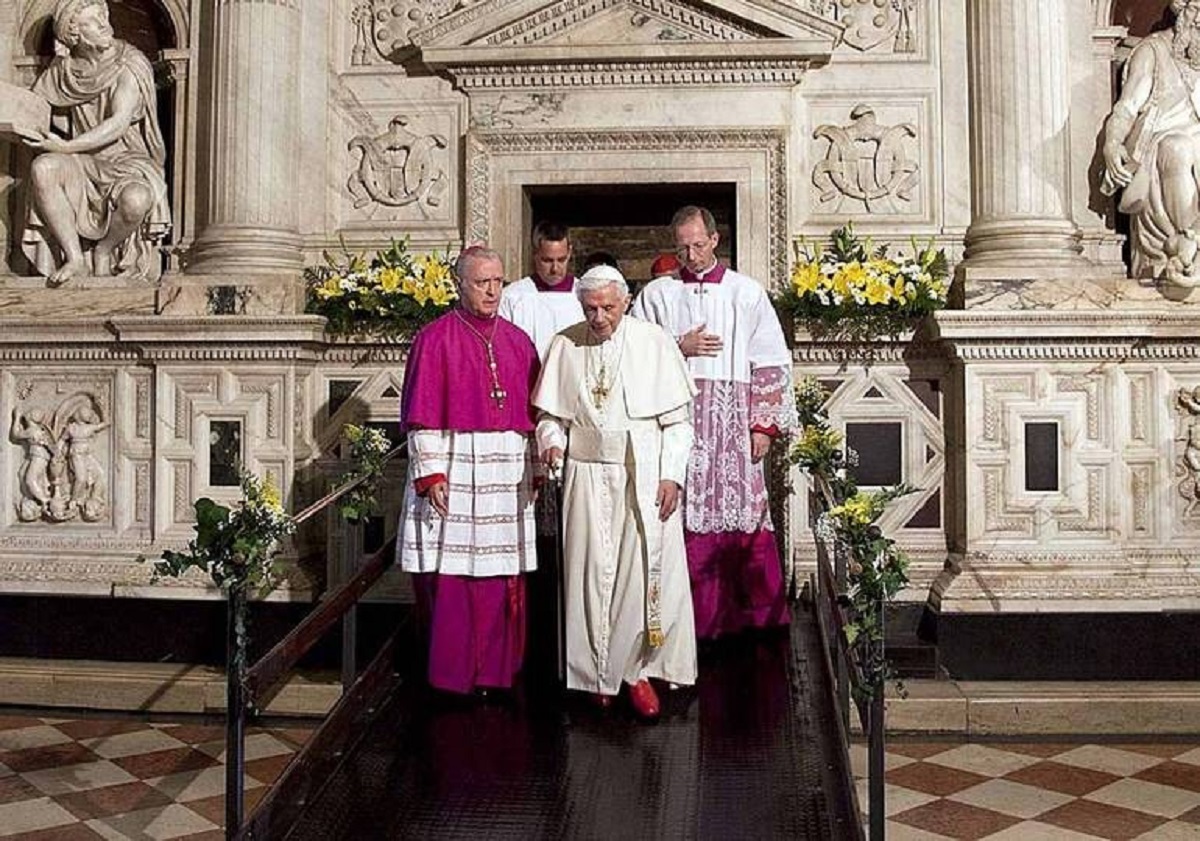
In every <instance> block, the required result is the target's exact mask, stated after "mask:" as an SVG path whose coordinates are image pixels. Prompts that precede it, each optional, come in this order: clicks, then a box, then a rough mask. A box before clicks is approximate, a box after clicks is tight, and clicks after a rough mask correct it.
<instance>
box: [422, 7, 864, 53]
mask: <svg viewBox="0 0 1200 841" xmlns="http://www.w3.org/2000/svg"><path fill="white" fill-rule="evenodd" d="M840 34H841V27H840V26H839V25H838V24H837V23H835V22H833V21H830V20H827V19H826V18H822V17H820V16H818V15H815V14H813V13H811V12H806V11H803V10H802V9H799V8H796V7H794V6H793V5H791V4H787V3H783V2H777V0H552V2H547V1H546V0H483V2H481V3H473V4H469V5H465V6H463V7H461V8H459V10H458V11H456V12H454V13H452V14H450V15H448V16H446V17H445V18H442V19H441V20H438V21H437V22H435V23H432V24H431V25H428V26H426V27H424V28H422V29H421V30H418V31H416V32H413V33H412V39H413V42H414V44H416V45H417V46H418V48H420V49H422V51H423V52H424V51H430V50H432V51H436V52H441V51H444V50H455V49H456V48H473V49H474V50H477V51H482V50H491V49H495V48H503V47H508V48H521V47H535V48H536V47H543V48H559V49H561V48H572V47H584V48H593V49H591V50H589V52H594V48H597V47H605V46H612V47H614V48H617V49H623V48H628V47H630V46H634V47H653V46H659V47H663V48H666V49H669V48H670V47H671V45H675V44H688V43H691V44H697V43H706V42H707V43H720V42H728V41H735V42H737V41H753V40H778V39H783V40H789V41H797V42H802V43H810V44H812V45H813V46H814V48H816V45H823V46H824V47H825V50H826V51H827V50H829V49H830V48H832V45H833V43H834V42H835V41H836V40H837V38H838V37H839V36H840Z"/></svg>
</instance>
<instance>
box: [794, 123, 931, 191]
mask: <svg viewBox="0 0 1200 841" xmlns="http://www.w3.org/2000/svg"><path fill="white" fill-rule="evenodd" d="M916 137H917V129H916V127H915V126H914V125H913V124H912V123H900V124H899V125H894V126H885V125H881V124H880V123H879V121H878V119H877V118H876V115H875V110H874V109H873V108H871V106H869V105H862V104H860V105H856V106H854V108H853V109H852V110H851V111H850V122H849V124H847V125H844V126H838V125H833V124H829V123H826V124H824V125H820V126H817V127H816V129H814V130H813V138H814V139H818V140H821V139H824V140H828V141H829V148H828V149H827V150H826V152H825V158H824V160H822V161H820V162H818V163H817V165H816V166H815V167H813V173H812V181H813V184H814V185H816V187H817V189H818V190H820V191H821V192H820V195H819V196H818V201H819V202H821V203H823V204H824V203H828V202H836V205H835V206H834V207H832V208H829V209H828V211H829V212H840V211H841V210H842V205H843V204H844V202H845V200H846V199H849V200H851V201H855V202H860V203H861V204H862V206H863V208H865V210H866V212H868V213H895V212H897V211H898V208H897V205H896V200H900V201H903V202H906V203H907V202H911V201H912V198H913V195H912V193H913V189H914V188H915V187H916V185H917V181H918V172H919V170H920V164H918V163H917V161H916V160H915V158H911V157H909V153H908V150H907V149H906V148H905V147H906V145H908V144H909V143H910V142H912V141H915V139H916Z"/></svg>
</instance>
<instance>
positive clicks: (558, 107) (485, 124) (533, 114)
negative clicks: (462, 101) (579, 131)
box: [471, 93, 566, 129]
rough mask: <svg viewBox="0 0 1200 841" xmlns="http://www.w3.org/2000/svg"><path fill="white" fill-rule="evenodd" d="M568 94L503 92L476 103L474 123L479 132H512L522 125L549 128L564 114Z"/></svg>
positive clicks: (473, 112) (473, 109)
mask: <svg viewBox="0 0 1200 841" xmlns="http://www.w3.org/2000/svg"><path fill="white" fill-rule="evenodd" d="M565 100H566V95H565V94H561V93H530V94H528V95H526V96H521V95H512V94H506V93H502V94H500V95H499V96H498V97H496V98H495V99H494V100H485V99H480V100H477V101H476V102H472V111H471V124H472V126H473V127H474V128H478V129H511V128H516V127H517V126H518V125H529V124H533V123H537V124H540V125H548V124H549V123H550V122H551V121H552V120H553V119H554V118H555V117H557V116H558V115H559V114H561V113H562V108H563V102H564V101H565Z"/></svg>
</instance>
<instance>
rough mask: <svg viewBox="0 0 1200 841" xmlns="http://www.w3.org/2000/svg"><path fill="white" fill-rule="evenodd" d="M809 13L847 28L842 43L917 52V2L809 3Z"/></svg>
mask: <svg viewBox="0 0 1200 841" xmlns="http://www.w3.org/2000/svg"><path fill="white" fill-rule="evenodd" d="M807 6H808V9H809V11H811V12H813V13H814V14H817V15H820V16H821V17H823V18H826V19H828V20H832V21H836V22H837V23H840V24H841V25H842V26H844V27H845V30H844V31H843V34H842V37H841V40H840V43H843V44H846V45H848V46H851V47H853V48H854V49H856V50H861V51H864V52H865V51H866V50H870V49H873V48H875V47H878V46H880V45H881V44H884V43H885V42H888V41H890V42H891V43H892V48H893V51H894V52H897V53H911V52H913V50H915V49H916V45H915V39H914V36H913V17H914V16H915V15H916V2H915V0H808V3H807Z"/></svg>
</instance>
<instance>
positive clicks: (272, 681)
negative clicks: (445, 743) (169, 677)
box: [225, 445, 405, 838]
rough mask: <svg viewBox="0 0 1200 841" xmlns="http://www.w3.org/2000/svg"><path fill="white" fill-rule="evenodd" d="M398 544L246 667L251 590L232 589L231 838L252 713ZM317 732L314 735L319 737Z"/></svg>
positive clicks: (350, 485) (346, 488) (303, 516)
mask: <svg viewBox="0 0 1200 841" xmlns="http://www.w3.org/2000/svg"><path fill="white" fill-rule="evenodd" d="M404 449H405V448H404V446H403V445H401V446H398V447H395V448H393V449H392V450H390V451H389V452H388V453H386V454H385V455H384V457H383V463H384V464H386V463H387V462H389V461H390V460H391V459H392V458H393V457H395V456H396V455H398V454H400V453H401V452H403V451H404ZM368 479H369V477H368V476H360V477H358V478H357V479H353V480H351V481H349V482H346V483H345V484H343V485H342V486H340V487H338V488H335V489H334V490H333V491H331V492H329V493H327V494H325V496H323V497H321V498H320V499H318V500H317V501H316V502H314V503H312V504H311V505H309V506H308V507H306V508H305V509H304V510H302V511H301V512H300V513H299V514H297V515H296V516H295V517H293V518H292V521H293V522H294V523H295V524H296V525H299V524H301V523H303V522H304V521H306V520H309V519H311V518H312V517H314V516H316V515H317V514H319V513H320V512H322V511H324V510H326V509H327V508H328V507H329V506H331V505H333V503H335V502H337V500H339V499H341V498H342V497H343V496H345V495H346V494H348V493H350V491H352V490H354V489H355V488H357V487H360V486H361V485H363V484H364V483H365V482H367V481H368ZM395 544H396V539H395V538H392V540H390V541H388V543H387V544H386V545H385V546H384V547H383V548H382V549H380V550H379V551H377V552H375V553H374V554H373V555H371V556H370V557H369V558H367V559H366V562H365V564H364V565H363V567H362V568H361V569H360V570H358V571H357V572H356V573H355V574H354V575H353V576H351V577H350V578H349V579H348V580H346V581H344V582H343V583H342V584H340V585H339V586H338V587H337V588H336V589H334V590H333V591H332V592H331V593H329V594H328V596H327V597H326V598H325V599H324V600H323V601H322V603H321V604H320V605H319V606H318V607H317V608H316V609H315V610H314V611H312V612H311V613H310V614H309V615H308V616H306V617H305V618H304V619H302V620H301V621H300V623H299V624H298V625H296V627H295V628H293V629H292V630H291V631H290V632H289V633H288V634H287V635H286V636H284V638H283V639H282V640H280V641H279V642H278V643H276V644H275V645H274V646H273V647H272V648H271V650H270V651H268V652H267V653H266V654H265V655H263V656H262V657H261V658H259V660H258V661H257V662H256V663H254V664H253V665H252V666H249V667H247V668H243V667H242V665H241V663H239V662H238V659H237V658H236V657H235V656H234V650H235V645H236V643H235V637H236V634H237V628H236V621H235V617H236V616H238V615H239V614H240V613H241V609H242V607H243V605H244V602H245V599H246V593H245V591H244V590H242V589H232V590H230V592H229V603H228V606H227V610H228V617H229V621H228V623H227V628H226V635H227V636H226V651H227V657H226V663H227V667H226V675H225V681H226V693H225V706H226V724H225V762H226V767H225V837H226V838H235V837H238V835H239V833H240V831H241V830H242V819H243V809H244V804H245V790H244V789H245V786H244V780H243V777H244V773H245V736H246V716H247V713H248V712H249V711H250V710H251V709H256V708H258V707H259V706H260V705H261V703H262V701H263V699H265V698H266V697H267V696H268V695H269V693H271V692H272V691H273V690H274V689H275V687H276V686H278V685H279V684H280V683H281V682H282V680H283V679H284V677H285V675H286V674H287V673H288V672H289V671H291V670H292V668H293V667H294V666H295V665H296V663H297V662H299V660H300V658H301V657H303V656H304V655H305V654H307V653H308V652H309V651H311V650H312V647H313V646H314V645H316V644H317V642H318V641H320V640H321V638H322V637H323V636H324V635H325V634H326V632H328V630H329V629H330V628H331V627H332V626H333V624H334V623H335V622H337V621H339V620H341V621H342V622H343V624H345V622H346V621H347V620H348V619H350V618H351V617H350V616H349V615H348V614H349V613H350V611H352V610H354V608H356V607H357V605H358V602H359V599H361V598H362V596H363V595H364V594H365V593H366V592H367V591H368V590H370V589H371V586H372V585H373V584H374V583H375V582H376V581H378V580H379V579H380V577H381V576H382V575H383V574H384V573H385V572H387V570H388V569H389V568H390V567H391V566H392V564H393V563H395ZM378 662H379V658H376V661H375V662H373V663H372V669H375V668H378ZM345 673H346V669H345V668H343V674H344V675H345ZM343 682H344V683H345V682H346V681H345V680H344V681H343ZM356 685H357V683H356ZM345 688H346V690H347V691H349V689H350V687H349V686H347V687H345ZM344 706H345V705H341V704H339V706H338V707H337V708H335V712H336V713H337V714H347V715H348V714H349V713H344V710H343V708H344ZM333 720H334V715H330V717H329V718H327V719H326V720H325V721H324V722H323V723H322V724H321V726H320V727H318V728H317V734H320V733H321V731H322V730H323V729H324V728H326V727H327V726H329V724H330V722H331V721H333ZM317 734H314V738H315V736H316V735H317Z"/></svg>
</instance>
